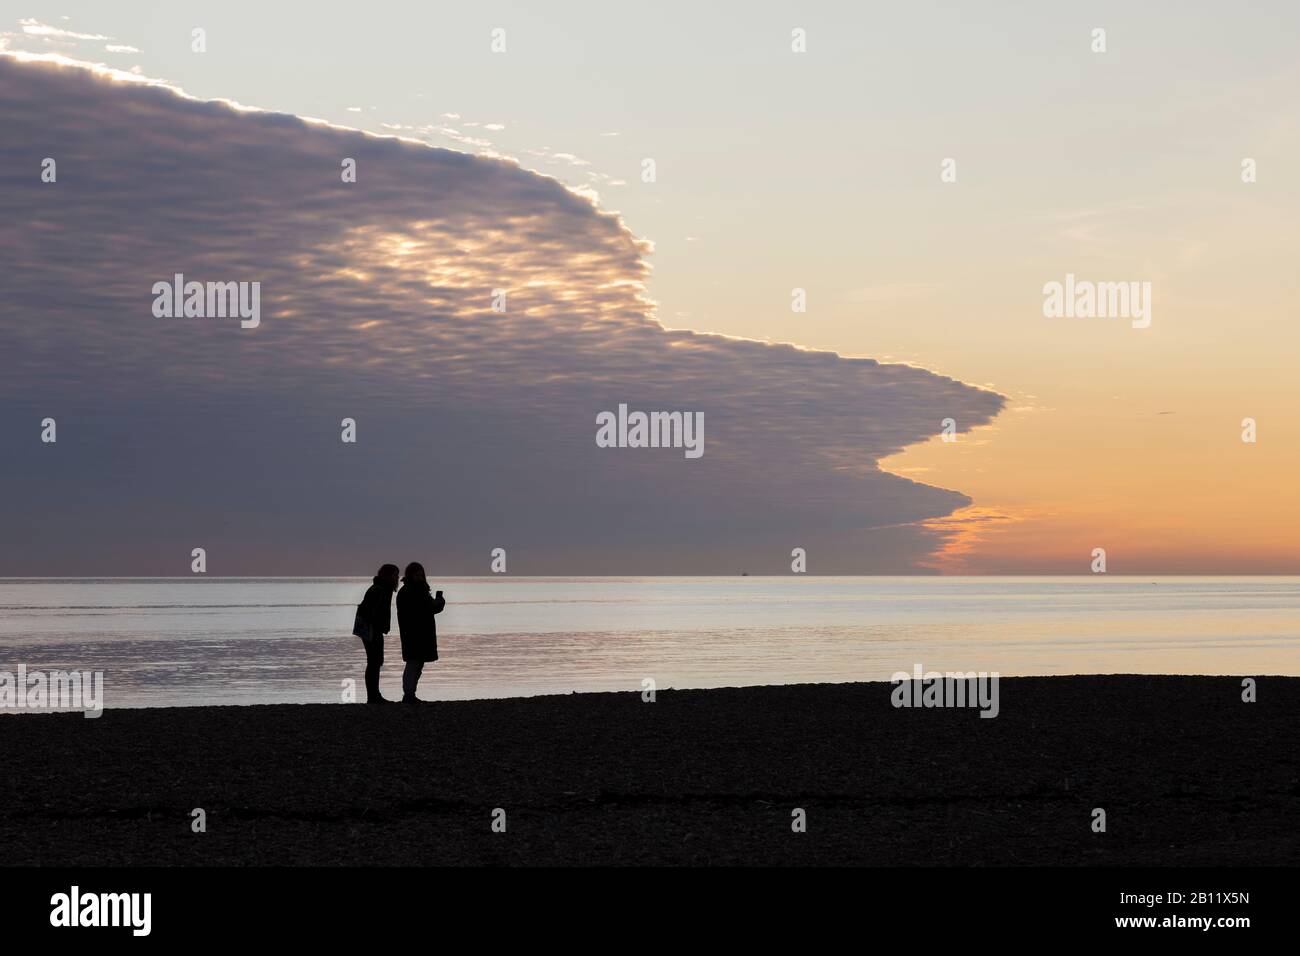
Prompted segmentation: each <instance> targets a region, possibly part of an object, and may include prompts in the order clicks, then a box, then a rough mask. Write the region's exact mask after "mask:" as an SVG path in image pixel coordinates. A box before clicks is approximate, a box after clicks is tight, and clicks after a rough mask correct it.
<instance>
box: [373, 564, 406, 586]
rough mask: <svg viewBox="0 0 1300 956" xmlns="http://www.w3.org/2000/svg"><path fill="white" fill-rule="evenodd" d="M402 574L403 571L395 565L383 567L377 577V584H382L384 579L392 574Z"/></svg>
mask: <svg viewBox="0 0 1300 956" xmlns="http://www.w3.org/2000/svg"><path fill="white" fill-rule="evenodd" d="M401 573H402V572H401V570H400V569H399V568H398V567H397V565H395V564H385V565H381V566H380V568H379V573H377V574H376V575H375V583H376V584H378V583H380V582H381V581H383V579H384V578H386V577H388V576H389V575H390V574H401Z"/></svg>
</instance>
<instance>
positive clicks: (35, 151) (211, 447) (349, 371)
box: [0, 56, 1003, 574]
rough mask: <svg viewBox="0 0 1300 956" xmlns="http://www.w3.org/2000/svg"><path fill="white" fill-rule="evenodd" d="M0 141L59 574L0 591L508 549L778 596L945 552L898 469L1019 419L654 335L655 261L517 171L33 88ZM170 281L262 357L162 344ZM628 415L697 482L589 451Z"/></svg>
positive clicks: (923, 493)
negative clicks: (745, 585)
mask: <svg viewBox="0 0 1300 956" xmlns="http://www.w3.org/2000/svg"><path fill="white" fill-rule="evenodd" d="M0 127H2V128H3V129H4V130H5V135H4V137H3V139H2V140H0V247H2V248H3V249H4V250H5V255H4V258H5V270H6V276H5V279H6V281H5V293H4V296H3V298H2V299H0V349H2V350H3V353H4V355H5V375H4V376H3V379H2V380H0V395H3V397H4V406H5V411H4V412H3V413H0V415H2V418H0V425H2V426H3V439H4V442H5V446H6V456H5V457H7V458H9V459H10V461H11V462H12V463H13V465H14V467H13V469H12V470H11V471H9V472H7V473H6V475H5V477H4V479H3V480H4V482H5V484H6V485H9V486H10V487H9V488H8V489H7V490H6V493H5V495H4V499H5V500H4V504H3V506H2V507H3V508H4V513H5V517H6V521H7V523H9V524H10V525H11V526H12V527H14V529H15V530H17V531H20V532H22V533H25V534H28V535H31V536H33V538H34V540H35V541H36V542H37V543H36V544H34V546H33V549H32V551H30V552H29V553H27V554H26V555H23V556H22V557H21V558H17V557H14V556H11V555H5V556H4V558H3V559H2V560H0V572H2V573H7V574H14V573H59V569H60V568H62V569H64V571H63V573H72V571H70V570H68V569H69V568H74V567H75V568H80V569H83V570H86V571H87V572H93V573H100V571H103V570H109V567H110V566H111V565H109V564H107V563H106V562H105V561H104V560H103V557H104V555H103V550H104V548H105V547H108V546H109V545H110V543H111V546H112V547H113V548H115V549H116V552H117V553H118V554H119V555H120V556H121V560H122V561H124V562H125V563H126V567H127V568H128V570H125V571H119V572H118V573H132V571H133V570H134V571H139V572H141V573H167V572H168V569H169V568H172V569H173V570H175V569H174V568H173V564H175V561H174V560H173V559H174V555H173V554H172V553H171V552H172V549H179V550H178V551H177V553H180V554H188V549H189V547H190V546H191V544H189V542H193V543H194V544H202V543H204V542H205V541H208V542H211V543H215V544H218V545H219V548H218V551H219V553H222V554H224V555H225V556H226V558H227V561H226V563H225V564H224V567H223V566H222V564H221V563H218V564H217V566H216V567H215V568H213V571H214V573H241V572H247V573H254V572H258V573H261V572H275V573H292V572H294V571H298V570H301V571H303V572H304V573H308V572H311V573H317V572H327V571H334V572H339V573H346V572H349V571H353V570H358V569H360V570H362V571H364V570H365V566H367V565H369V564H372V563H374V560H375V559H376V558H379V557H384V558H385V559H386V560H397V559H399V558H400V559H403V560H406V559H411V558H413V557H415V556H416V554H423V555H424V556H425V557H427V558H428V559H429V561H430V562H431V563H432V564H434V565H435V566H436V565H438V564H439V561H440V560H441V561H442V562H443V563H444V564H445V567H446V569H447V570H448V571H452V570H455V571H466V572H482V571H485V570H486V551H485V550H484V549H485V548H491V547H506V548H507V549H508V550H509V549H512V548H513V554H515V555H517V559H516V560H515V561H514V562H513V563H512V567H511V570H512V571H517V572H518V573H528V572H530V571H531V572H534V573H536V572H545V573H550V572H562V571H568V572H573V573H593V572H594V573H600V572H637V573H642V572H659V573H700V572H709V571H716V572H717V573H732V572H734V571H736V570H739V569H742V568H744V569H747V570H750V571H755V572H758V571H764V570H768V571H777V570H783V569H788V564H789V553H790V549H791V548H792V547H795V546H800V547H805V548H807V549H808V550H809V557H810V561H809V564H810V567H809V570H810V571H814V572H815V571H824V572H828V571H854V570H859V571H880V570H908V569H910V568H913V567H916V566H917V562H919V561H922V560H924V559H925V557H926V555H927V554H929V553H931V552H932V551H933V549H934V548H935V547H937V546H938V544H939V543H940V541H939V539H938V537H937V533H936V532H934V531H932V530H931V531H927V530H925V529H923V528H921V527H919V522H922V521H925V520H927V519H931V518H935V517H939V516H943V515H946V514H949V513H951V512H952V511H953V510H954V509H955V508H957V507H960V506H962V505H964V504H966V503H967V499H965V498H964V496H962V495H960V494H958V493H955V492H952V491H947V490H943V489H938V488H932V487H928V486H925V485H921V484H918V483H915V482H911V481H907V480H905V479H902V478H899V477H897V476H893V475H889V474H886V473H883V472H881V471H880V470H879V469H878V466H877V462H878V461H879V460H880V459H881V458H883V457H885V456H887V455H889V454H892V453H894V452H897V451H898V450H900V449H902V448H903V447H905V446H907V445H909V444H912V443H915V442H918V441H923V440H926V439H928V438H930V437H931V436H933V435H934V434H935V433H936V432H937V431H938V429H939V423H940V421H941V420H942V419H944V418H949V417H951V418H953V419H955V420H956V421H957V423H958V425H959V427H960V428H961V429H962V430H966V429H969V428H972V427H976V426H978V425H981V424H984V423H987V422H988V421H989V420H990V419H991V418H992V417H993V416H994V415H996V414H997V412H998V411H999V410H1000V409H1001V407H1002V401H1003V400H1002V398H1001V397H1000V396H998V395H996V394H994V393H992V392H989V391H985V390H982V389H977V388H973V387H971V386H969V385H966V384H963V383H961V382H957V381H954V380H953V379H950V378H945V377H942V376H939V375H935V374H933V373H930V372H927V371H925V370H923V369H918V368H913V367H910V366H903V365H882V364H879V363H877V362H874V361H871V360H867V359H847V358H842V357H840V356H838V355H835V354H833V353H829V352H815V351H808V350H803V349H798V348H794V347H791V346H785V345H772V344H767V343H760V342H752V341H745V340H736V339H730V338H726V337H722V336H714V335H703V334H697V333H692V332H683V331H668V330H665V329H664V328H663V327H662V326H660V325H659V323H658V322H657V321H656V320H655V319H654V318H653V316H652V315H651V312H650V309H651V305H650V303H649V301H648V299H647V297H646V292H645V282H646V278H647V266H646V260H645V255H646V249H645V248H644V246H643V244H641V243H639V242H638V241H637V240H636V239H635V238H634V237H633V236H632V235H631V233H630V232H629V231H628V230H627V229H626V228H625V227H624V225H623V224H622V223H621V222H620V220H619V219H618V218H617V217H616V216H613V215H610V214H607V213H602V212H600V211H599V210H597V209H596V208H595V207H593V205H592V204H591V203H590V201H588V200H587V199H585V198H583V197H580V196H577V195H575V194H574V193H572V192H570V191H568V190H566V189H565V188H564V187H563V186H561V185H560V184H559V183H557V182H555V181H553V180H550V179H547V178H545V177H542V176H539V175H537V174H534V173H531V172H528V171H526V170H523V169H521V168H519V167H518V166H517V165H515V164H513V163H509V162H506V161H499V160H492V159H485V158H481V157H473V156H468V155H465V154H461V153H457V152H452V151H448V150H441V149H433V148H430V147H428V146H425V145H422V144H416V143H412V142H407V141H403V140H397V139H387V138H380V137H375V136H371V135H367V134H363V133H359V132H356V131H352V130H346V129H340V128H336V127H332V126H327V125H324V124H320V123H313V122H307V121H303V120H301V119H299V118H297V117H293V116H287V115H283V114H276V113H269V112H261V111H251V110H245V109H239V108H235V107H232V106H231V105H228V104H225V103H217V102H201V101H197V100H194V99H191V98H188V97H185V96H183V95H181V94H179V93H178V92H177V91H175V90H172V89H170V88H168V87H165V86H162V85H158V84H148V83H141V82H125V81H122V80H120V79H115V78H113V77H110V76H107V75H104V74H102V73H98V72H95V71H92V70H90V69H86V68H83V67H79V66H75V65H68V64H60V63H53V62H48V61H38V60H21V59H18V58H15V57H11V56H0ZM45 157H53V158H55V159H56V161H57V164H58V167H57V168H58V181H57V183H55V184H46V183H42V182H41V181H40V176H39V174H40V168H41V162H42V160H43V159H44V158H45ZM345 157H349V158H352V159H355V160H356V163H357V170H358V181H357V182H356V183H355V184H345V183H343V182H341V180H340V175H339V173H340V163H341V161H342V160H343V159H344V158H345ZM175 273H183V274H184V275H185V277H186V279H192V280H198V281H250V282H251V281H258V282H260V283H261V289H262V299H261V311H262V317H261V325H260V326H259V327H258V328H256V329H241V328H240V327H239V322H238V320H237V319H219V318H174V319H159V318H155V317H154V315H153V314H152V311H151V305H152V302H153V295H152V293H151V288H152V286H153V284H154V283H155V282H158V281H160V280H168V279H170V277H171V276H172V275H173V274H175ZM494 289H505V290H506V291H507V298H506V303H507V311H506V312H505V313H504V314H502V313H497V312H494V311H492V308H491V304H492V292H493V290H494ZM620 402H625V403H627V404H628V405H629V406H631V407H632V408H634V409H645V410H655V409H678V410H690V411H701V412H703V413H704V419H705V455H704V457H703V458H701V459H699V460H687V459H685V458H684V457H683V456H682V455H681V453H680V452H673V451H671V450H661V449H646V450H640V449H636V450H618V451H614V450H609V449H599V448H597V447H596V446H595V441H594V436H595V430H596V428H595V416H596V414H597V412H599V411H601V410H603V409H613V408H616V407H617V405H618V403H620ZM33 416H35V418H33ZM45 416H50V417H54V418H56V420H58V422H59V428H60V432H59V442H58V443H57V445H56V446H46V447H42V446H41V445H40V443H39V441H34V440H33V439H34V436H38V434H39V432H38V426H37V424H36V423H38V422H39V420H40V418H42V417H45ZM343 417H352V418H355V419H356V420H357V422H358V438H359V441H358V443H357V444H356V445H345V444H343V443H342V442H340V441H339V422H340V420H341V419H342V418H343ZM210 553H212V549H211V548H210ZM394 556H395V557H394ZM33 565H36V570H33V567H32V566H33ZM20 566H21V567H20ZM177 573H180V572H179V571H177Z"/></svg>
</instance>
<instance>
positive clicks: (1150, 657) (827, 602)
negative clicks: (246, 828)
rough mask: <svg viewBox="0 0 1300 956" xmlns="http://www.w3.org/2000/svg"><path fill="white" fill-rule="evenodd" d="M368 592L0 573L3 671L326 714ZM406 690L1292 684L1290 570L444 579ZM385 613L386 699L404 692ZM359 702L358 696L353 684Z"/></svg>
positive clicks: (1298, 624) (283, 581) (354, 586)
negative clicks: (1103, 680) (1202, 677)
mask: <svg viewBox="0 0 1300 956" xmlns="http://www.w3.org/2000/svg"><path fill="white" fill-rule="evenodd" d="M368 584H369V579H368V578H365V579H362V578H356V579H351V578H347V579H344V578H311V579H300V578H273V579H241V578H207V579H194V578H184V579H175V578H172V579H157V578H152V579H139V578H108V579H74V580H53V579H42V580H33V579H13V578H10V579H0V671H9V672H16V670H17V667H18V665H19V664H26V665H27V668H28V670H29V671H34V670H44V671H49V670H58V669H62V670H67V669H78V670H83V671H86V670H89V671H103V672H104V687H105V692H104V697H105V700H104V705H105V706H107V707H110V708H111V707H144V706H176V705H199V704H253V703H276V702H280V703H283V702H290V703H307V702H338V701H340V700H341V699H342V688H343V684H344V682H345V681H347V680H349V679H351V680H355V681H356V683H357V685H358V688H359V685H360V684H361V676H362V669H363V661H364V656H363V653H362V650H361V647H360V642H359V641H358V640H357V639H356V638H354V637H352V636H351V634H350V632H351V627H352V616H353V610H354V608H355V606H356V604H357V602H358V601H360V599H361V596H362V594H363V593H364V591H365V588H366V586H367V585H368ZM434 587H435V588H438V587H440V588H442V589H443V591H444V592H445V596H446V598H447V602H448V603H447V609H446V611H445V612H444V613H443V614H442V615H440V617H439V619H438V621H439V627H438V630H439V649H440V653H441V658H442V659H441V660H440V661H439V662H438V663H436V664H433V665H430V666H429V667H428V668H427V669H426V670H425V677H424V679H423V680H422V682H421V685H420V690H421V696H424V697H431V698H435V699H452V698H470V697H503V696H520V695H529V694H546V693H564V692H568V691H592V690H624V691H639V690H640V689H641V682H642V680H643V679H645V678H651V679H653V680H654V681H655V684H656V686H657V687H659V688H667V687H719V686H734V685H745V684H791V683H806V682H836V681H858V680H888V679H889V677H890V675H892V674H893V673H894V672H895V671H900V670H902V671H909V672H910V671H911V670H912V667H913V665H914V664H916V663H920V664H922V665H923V666H924V667H925V668H926V669H934V670H977V671H997V672H999V673H1000V674H1002V675H1004V676H1013V675H1032V674H1040V675H1041V674H1110V673H1160V674H1233V675H1260V674H1288V675H1300V654H1297V651H1298V650H1300V613H1298V612H1300V578H1292V577H1265V578H1245V577H1232V578H1136V577H1071V578H1041V577H1036V578H988V577H982V578H933V577H925V578H920V577H802V576H789V577H772V578H766V577H743V578H741V577H733V578H446V579H441V580H437V581H436V582H435V583H434ZM396 623H397V621H396V613H394V615H393V634H392V635H390V636H389V639H388V652H387V656H388V663H387V664H386V666H385V668H384V677H383V687H384V691H385V693H386V694H387V695H388V696H400V693H399V679H400V673H401V651H400V647H399V645H398V640H397V634H396V631H397V627H396ZM358 696H359V697H362V698H364V690H361V689H360V688H359V689H358Z"/></svg>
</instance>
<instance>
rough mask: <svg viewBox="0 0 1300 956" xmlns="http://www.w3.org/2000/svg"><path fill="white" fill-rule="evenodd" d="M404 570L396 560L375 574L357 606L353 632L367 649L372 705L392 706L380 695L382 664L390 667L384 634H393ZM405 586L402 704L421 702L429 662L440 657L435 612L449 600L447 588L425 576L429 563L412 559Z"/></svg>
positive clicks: (402, 599)
mask: <svg viewBox="0 0 1300 956" xmlns="http://www.w3.org/2000/svg"><path fill="white" fill-rule="evenodd" d="M397 575H398V570H397V565H395V564H385V565H384V566H383V567H382V568H380V569H379V573H378V574H376V575H375V579H374V580H375V583H374V584H372V585H370V587H369V588H368V589H367V590H366V596H365V597H364V598H362V599H361V603H360V604H359V605H357V617H356V623H355V625H354V626H353V628H352V633H353V634H356V635H357V636H358V637H360V638H361V643H362V644H363V645H364V646H365V649H366V703H368V704H386V703H389V701H388V698H386V697H384V696H383V695H382V694H380V693H379V668H381V667H383V666H384V635H385V634H387V633H388V630H389V626H390V624H391V621H392V618H391V616H390V608H391V606H392V599H393V592H394V591H397V584H398V579H397ZM401 584H402V589H401V590H400V591H397V629H398V631H399V632H400V634H401V640H402V660H404V661H405V662H406V668H405V670H403V671H402V703H404V704H418V703H421V701H420V699H419V698H418V697H416V696H415V686H416V684H418V683H419V682H420V675H421V674H422V673H423V672H424V665H425V664H427V663H429V662H431V661H436V660H437V659H438V628H437V625H436V624H435V622H434V615H435V614H438V613H439V612H440V611H442V609H443V608H444V607H446V606H447V602H446V601H444V600H443V598H442V592H441V591H439V592H438V593H437V594H436V595H433V594H430V593H429V581H428V579H427V578H425V576H424V565H422V564H419V563H418V562H415V561H412V562H411V563H410V564H408V565H407V566H406V573H405V574H404V575H402V579H401Z"/></svg>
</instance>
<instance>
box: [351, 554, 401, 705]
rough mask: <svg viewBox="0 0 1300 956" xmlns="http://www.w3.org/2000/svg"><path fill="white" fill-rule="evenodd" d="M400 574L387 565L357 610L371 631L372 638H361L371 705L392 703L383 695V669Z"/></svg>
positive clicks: (376, 576)
mask: <svg viewBox="0 0 1300 956" xmlns="http://www.w3.org/2000/svg"><path fill="white" fill-rule="evenodd" d="M400 573H401V572H400V571H399V570H398V569H397V565H395V564H385V565H384V566H383V567H382V568H380V569H379V573H378V574H376V575H375V579H374V580H375V583H374V584H372V585H370V587H369V588H367V589H366V596H365V597H363V598H362V599H361V604H360V605H358V606H357V616H358V617H359V618H361V620H363V621H365V622H366V624H367V625H369V627H370V636H369V637H363V638H361V644H362V646H364V647H365V649H366V703H367V704H387V703H389V700H388V698H387V697H384V696H383V695H382V694H380V693H379V668H381V667H383V666H384V635H385V634H387V633H388V631H389V629H390V627H391V622H392V615H391V610H392V605H393V592H394V591H396V590H397V576H398V575H399V574H400Z"/></svg>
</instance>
